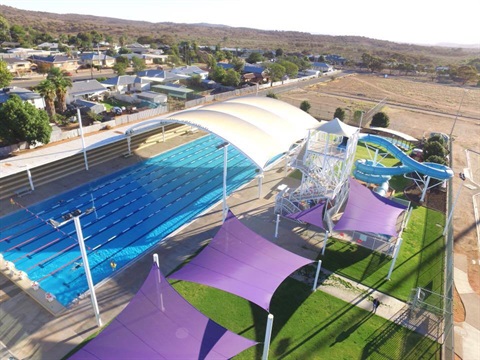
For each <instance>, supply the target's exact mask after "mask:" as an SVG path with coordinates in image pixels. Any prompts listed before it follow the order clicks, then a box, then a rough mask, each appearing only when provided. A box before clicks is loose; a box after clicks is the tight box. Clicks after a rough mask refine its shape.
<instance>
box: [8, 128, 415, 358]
mask: <svg viewBox="0 0 480 360" xmlns="http://www.w3.org/2000/svg"><path fill="white" fill-rule="evenodd" d="M118 130H119V129H116V131H118ZM112 133H113V134H115V132H112ZM116 133H117V135H118V132H116ZM93 136H95V135H92V136H91V137H92V139H91V141H100V140H99V139H94V138H93ZM100 136H103V137H104V139H103V141H105V136H108V132H105V133H101V134H100ZM198 136H201V134H200V133H196V134H192V135H188V137H187V136H185V137H182V136H180V137H178V138H175V139H171V140H169V142H168V143H167V144H162V143H160V144H157V145H153V146H151V147H149V148H144V149H142V150H140V151H139V152H138V153H137V154H136V156H132V157H130V158H118V159H117V160H116V161H112V162H109V163H108V166H105V165H103V166H96V167H92V168H90V170H89V171H82V172H81V173H77V174H75V175H71V176H68V177H66V178H63V179H59V180H58V181H56V182H55V183H51V184H49V185H44V186H39V187H38V188H36V189H35V191H34V192H33V193H31V194H29V195H27V196H24V197H22V198H19V199H16V200H18V202H20V203H21V204H22V205H23V206H25V207H28V206H29V205H32V204H34V203H37V202H39V201H41V200H43V199H46V198H49V197H51V196H53V195H55V194H58V193H60V192H63V191H66V190H68V189H71V188H74V187H77V186H80V185H81V184H83V183H85V182H89V181H91V180H93V179H95V178H98V177H101V176H104V175H106V174H108V173H110V172H113V171H116V170H118V169H120V168H123V167H125V166H129V165H132V164H134V163H135V162H137V161H140V160H142V159H145V158H149V157H151V156H154V155H155V154H158V153H159V152H161V151H164V150H166V149H167V148H168V147H174V146H178V145H180V144H182V143H184V142H185V141H187V140H191V139H193V138H195V137H198ZM88 138H90V136H89V137H86V139H88ZM69 143H72V144H71V145H69ZM79 145H80V140H73V141H72V142H68V143H63V144H61V145H59V147H58V148H56V147H55V146H49V147H46V148H43V149H39V150H37V151H39V152H40V151H42V152H43V151H47V152H48V151H50V153H51V154H50V155H47V154H46V153H45V154H43V155H42V154H40V153H34V152H30V153H29V154H26V156H25V157H24V160H22V156H18V157H15V158H14V162H15V166H22V161H24V163H29V164H30V166H32V161H34V160H33V159H41V158H43V157H44V156H52V157H54V156H55V155H54V154H57V155H58V154H59V153H60V152H65V151H67V147H68V146H71V147H72V148H74V147H75V148H76V151H78V149H79ZM60 146H61V148H60ZM49 149H50V150H49ZM60 149H61V150H60ZM72 151H73V150H72ZM7 160H8V159H7ZM10 160H11V159H10ZM11 161H12V160H11ZM282 165H283V162H281V163H279V164H277V165H276V166H275V167H274V168H273V169H272V170H270V171H268V172H266V173H265V177H264V179H263V187H262V194H261V196H260V198H259V196H258V187H257V181H256V180H255V181H252V182H250V183H249V184H247V185H246V186H244V187H243V188H242V189H241V190H238V191H236V192H235V193H234V194H232V195H231V196H230V197H229V198H228V201H227V203H228V205H229V208H230V209H231V210H232V212H233V213H234V214H235V215H236V216H237V217H238V218H239V219H240V220H241V221H242V222H243V223H244V224H245V225H247V226H248V227H249V228H251V229H252V230H254V231H255V232H257V233H258V234H260V235H262V236H264V237H265V238H267V239H269V240H271V241H274V242H275V243H277V244H279V245H281V246H282V247H284V248H286V249H288V250H290V251H292V252H294V253H296V254H299V255H301V256H305V257H307V258H310V259H315V258H316V256H317V254H318V252H319V251H320V249H321V246H322V244H323V238H324V234H323V233H317V232H315V231H311V230H308V229H305V227H302V226H299V225H298V224H297V223H295V222H291V221H288V220H285V219H282V221H281V222H280V226H279V233H278V238H277V239H276V238H275V237H274V233H275V215H274V213H273V204H274V201H275V195H276V193H277V192H278V187H279V186H280V185H282V184H286V185H287V186H293V187H294V186H296V183H297V180H295V179H293V178H284V175H285V171H284V168H283V166H282ZM0 209H1V214H0V215H4V214H6V213H9V212H11V211H14V210H17V209H18V208H13V206H12V205H11V204H10V203H9V201H8V200H3V201H0ZM221 218H222V207H221V204H217V205H216V206H215V207H214V208H212V209H210V210H209V211H208V212H207V213H205V214H203V215H201V216H199V217H198V218H197V219H196V220H195V221H194V222H193V223H191V224H189V225H186V226H184V227H182V228H180V229H179V230H178V231H177V232H175V233H174V234H172V235H171V236H170V237H169V238H168V239H166V240H165V241H163V242H162V243H161V244H159V245H157V246H156V247H155V248H154V249H152V250H150V251H149V252H148V253H147V254H145V255H144V256H142V257H141V258H140V259H139V260H138V261H136V262H135V263H133V264H132V265H131V266H129V267H127V268H126V269H124V270H122V271H119V272H118V273H116V274H115V275H114V276H113V277H112V278H111V279H109V280H107V281H104V282H103V283H101V284H100V285H97V287H96V293H97V298H98V303H99V307H100V312H101V317H102V320H103V323H104V324H106V323H108V322H109V321H110V320H112V319H113V318H114V317H115V316H116V315H117V314H118V313H119V312H120V311H121V310H122V309H123V308H124V307H125V306H126V305H127V304H128V302H129V301H130V299H131V298H132V297H133V295H134V294H135V293H136V292H137V290H138V289H139V288H140V286H141V285H142V283H143V281H144V279H145V277H146V276H147V274H148V272H149V270H150V264H151V262H152V256H151V255H152V254H153V253H158V254H159V258H160V267H161V270H162V272H163V273H164V274H169V273H170V272H172V271H173V270H174V269H175V268H177V267H178V266H179V265H180V264H181V263H182V262H183V261H184V260H185V259H187V258H188V257H189V256H191V255H192V254H194V253H195V252H196V251H197V250H198V249H199V247H201V246H202V245H204V244H206V243H207V242H208V241H209V240H210V239H211V238H212V237H213V235H214V234H215V233H216V232H217V230H218V228H219V227H220V225H221ZM132 274H135V276H132ZM335 276H337V275H335ZM354 285H355V287H357V288H358V290H359V291H355V292H352V291H345V290H344V289H340V288H339V287H336V286H331V285H328V284H323V285H321V286H320V290H322V291H325V292H328V293H330V294H332V295H334V296H337V297H339V298H341V299H343V300H345V301H347V302H350V303H351V304H354V305H355V306H358V307H361V308H363V309H365V310H371V308H372V303H371V298H372V297H378V298H380V301H381V305H380V307H379V308H378V311H377V315H379V316H382V317H384V318H386V319H389V320H392V321H397V322H399V323H402V321H403V320H402V319H403V318H402V314H403V313H404V311H405V306H406V304H405V303H403V302H401V301H398V300H396V299H394V298H391V297H388V296H386V295H384V294H381V293H378V292H376V291H374V290H373V289H368V288H365V287H362V286H361V285H359V284H354ZM0 324H1V325H0V339H1V342H0V358H1V359H4V358H5V359H8V358H9V356H13V357H15V358H17V359H27V358H28V359H60V358H62V357H64V356H65V355H66V354H67V353H69V352H70V351H71V350H72V349H73V348H75V346H77V345H78V344H80V343H81V342H82V341H83V340H84V339H85V338H87V337H88V336H90V335H91V334H93V333H95V332H96V331H97V327H96V322H95V317H94V315H93V311H92V308H91V303H90V299H88V298H85V299H82V300H81V301H80V302H79V303H78V304H77V305H75V306H73V307H71V308H69V309H67V311H65V312H64V313H63V314H62V315H61V316H58V317H55V316H53V315H52V314H50V313H49V312H47V311H46V310H45V309H43V308H42V307H41V306H40V305H38V304H37V303H36V302H35V301H34V300H32V299H31V298H30V297H29V296H28V295H27V294H25V293H24V292H22V291H21V290H20V289H19V288H18V287H17V286H16V285H15V284H14V283H13V282H12V281H11V280H10V279H8V278H7V277H5V276H3V275H1V276H0ZM403 325H407V326H408V324H403ZM410 325H411V324H410ZM417 331H420V332H424V329H421V328H418V329H417ZM2 348H3V349H2Z"/></svg>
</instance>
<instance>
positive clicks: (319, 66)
mask: <svg viewBox="0 0 480 360" xmlns="http://www.w3.org/2000/svg"><path fill="white" fill-rule="evenodd" d="M312 69H313V70H319V71H321V72H322V73H326V72H330V71H333V66H332V65H329V64H327V63H324V62H313V63H312Z"/></svg>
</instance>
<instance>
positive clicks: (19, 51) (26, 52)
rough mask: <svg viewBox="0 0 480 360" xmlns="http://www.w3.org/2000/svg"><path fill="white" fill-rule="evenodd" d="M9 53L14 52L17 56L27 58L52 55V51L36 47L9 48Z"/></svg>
mask: <svg viewBox="0 0 480 360" xmlns="http://www.w3.org/2000/svg"><path fill="white" fill-rule="evenodd" d="M7 53H9V54H13V55H14V56H16V57H19V58H23V59H26V58H28V57H30V56H33V55H36V56H48V55H50V51H46V50H35V49H29V48H21V47H20V48H14V49H9V50H7Z"/></svg>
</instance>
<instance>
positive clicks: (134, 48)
mask: <svg viewBox="0 0 480 360" xmlns="http://www.w3.org/2000/svg"><path fill="white" fill-rule="evenodd" d="M124 48H125V49H128V50H130V51H131V52H133V53H136V54H145V53H148V52H149V51H150V45H142V44H139V43H133V44H128V45H125V46H124Z"/></svg>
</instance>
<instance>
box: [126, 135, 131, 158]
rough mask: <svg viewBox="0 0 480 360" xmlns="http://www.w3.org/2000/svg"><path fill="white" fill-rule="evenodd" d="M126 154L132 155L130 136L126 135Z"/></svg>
mask: <svg viewBox="0 0 480 360" xmlns="http://www.w3.org/2000/svg"><path fill="white" fill-rule="evenodd" d="M127 145H128V155H132V137H131V136H130V134H128V135H127Z"/></svg>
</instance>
